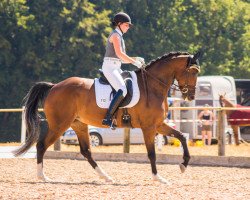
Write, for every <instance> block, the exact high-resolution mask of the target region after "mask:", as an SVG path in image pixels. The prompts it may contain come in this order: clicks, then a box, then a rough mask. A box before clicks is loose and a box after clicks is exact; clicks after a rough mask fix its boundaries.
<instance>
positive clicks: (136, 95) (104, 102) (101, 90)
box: [95, 71, 140, 108]
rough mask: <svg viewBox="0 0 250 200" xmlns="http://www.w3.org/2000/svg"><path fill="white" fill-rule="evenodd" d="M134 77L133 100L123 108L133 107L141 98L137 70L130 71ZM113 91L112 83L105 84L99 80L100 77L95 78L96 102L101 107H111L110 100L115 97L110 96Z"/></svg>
mask: <svg viewBox="0 0 250 200" xmlns="http://www.w3.org/2000/svg"><path fill="white" fill-rule="evenodd" d="M130 73H131V75H132V79H133V97H132V99H131V102H130V103H129V104H128V105H127V106H125V107H123V108H131V107H133V106H135V105H136V104H137V103H138V101H139V99H140V91H139V87H138V83H137V76H136V74H135V72H133V71H132V72H130ZM111 92H112V89H111V87H110V85H103V84H101V83H100V82H99V79H98V78H96V79H95V97H96V103H97V105H98V106H99V107H100V108H109V105H110V102H111V100H112V99H113V97H111V98H110V93H111Z"/></svg>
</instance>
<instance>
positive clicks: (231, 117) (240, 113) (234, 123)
mask: <svg viewBox="0 0 250 200" xmlns="http://www.w3.org/2000/svg"><path fill="white" fill-rule="evenodd" d="M219 102H220V105H221V107H231V108H237V107H238V108H239V107H243V106H241V105H236V104H233V103H232V102H230V101H229V100H228V99H226V98H225V95H219ZM246 107H248V108H249V106H246ZM226 115H227V120H228V124H230V125H231V127H232V129H233V134H234V141H235V144H236V145H237V146H238V145H239V144H240V140H239V127H240V126H250V111H249V110H237V109H235V110H226ZM235 119H237V120H235ZM243 119H244V120H243ZM247 119H248V120H247ZM242 141H243V140H242Z"/></svg>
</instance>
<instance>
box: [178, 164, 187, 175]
mask: <svg viewBox="0 0 250 200" xmlns="http://www.w3.org/2000/svg"><path fill="white" fill-rule="evenodd" d="M179 166H180V169H181V173H184V172H185V171H186V167H185V166H184V165H183V164H180V165H179Z"/></svg>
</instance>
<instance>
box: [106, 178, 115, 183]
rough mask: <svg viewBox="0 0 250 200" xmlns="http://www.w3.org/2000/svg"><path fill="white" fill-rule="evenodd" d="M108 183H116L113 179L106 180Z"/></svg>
mask: <svg viewBox="0 0 250 200" xmlns="http://www.w3.org/2000/svg"><path fill="white" fill-rule="evenodd" d="M105 181H106V183H115V181H114V180H113V179H112V178H111V177H107V178H105Z"/></svg>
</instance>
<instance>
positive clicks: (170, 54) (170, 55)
mask: <svg viewBox="0 0 250 200" xmlns="http://www.w3.org/2000/svg"><path fill="white" fill-rule="evenodd" d="M179 55H190V53H188V52H180V51H177V52H170V53H168V54H164V55H163V56H161V57H158V58H156V59H154V60H151V61H150V62H149V63H148V64H147V65H146V67H145V68H148V67H150V66H151V65H153V64H155V63H157V62H159V61H162V60H167V59H169V58H172V57H174V56H179Z"/></svg>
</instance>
